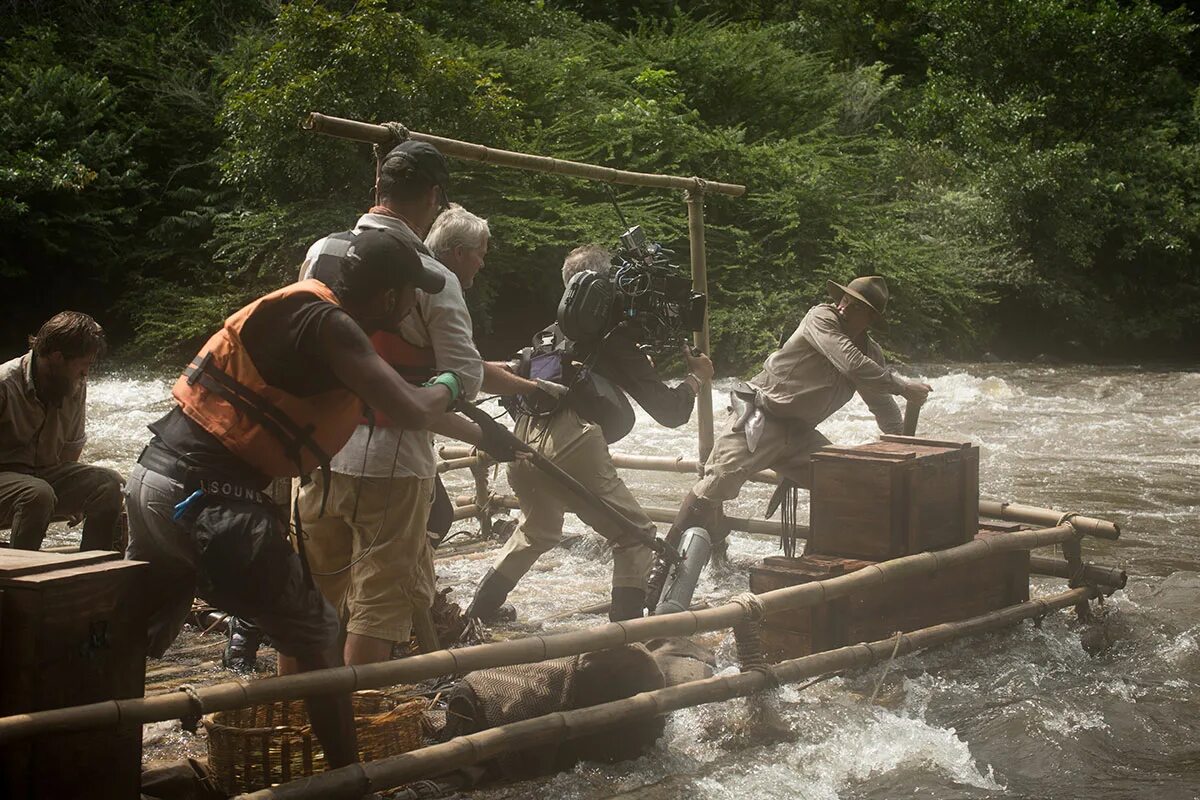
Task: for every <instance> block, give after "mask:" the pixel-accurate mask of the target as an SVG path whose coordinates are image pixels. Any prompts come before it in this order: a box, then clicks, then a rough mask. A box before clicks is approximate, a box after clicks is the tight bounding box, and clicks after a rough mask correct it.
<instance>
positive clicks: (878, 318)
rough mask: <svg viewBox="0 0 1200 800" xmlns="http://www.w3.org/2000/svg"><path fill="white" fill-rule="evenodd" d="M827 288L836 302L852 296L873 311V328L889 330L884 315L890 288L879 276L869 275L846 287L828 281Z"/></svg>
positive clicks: (855, 280)
mask: <svg viewBox="0 0 1200 800" xmlns="http://www.w3.org/2000/svg"><path fill="white" fill-rule="evenodd" d="M825 283H826V286H827V287H828V289H829V296H830V297H832V298H833V299H834V301H835V302H836V301H838V300H841V299H842V297H843V296H845V295H850V296H851V297H853V298H854V299H855V300H857V301H859V302H860V303H862V304H863V305H865V306H866V307H867V308H869V309H871V311H872V312H874V313H873V314H872V320H873V322H872V323H871V327H873V328H887V321H886V320H884V318H883V314H884V312H885V311H886V310H887V303H888V286H887V281H885V280H884V279H883V278H881V277H880V276H878V275H867V276H865V277H862V278H855V279H854V280H852V281H850V283H849V284H847V285H846V286H842V285H841V284H840V283H835V282H834V281H826V282H825Z"/></svg>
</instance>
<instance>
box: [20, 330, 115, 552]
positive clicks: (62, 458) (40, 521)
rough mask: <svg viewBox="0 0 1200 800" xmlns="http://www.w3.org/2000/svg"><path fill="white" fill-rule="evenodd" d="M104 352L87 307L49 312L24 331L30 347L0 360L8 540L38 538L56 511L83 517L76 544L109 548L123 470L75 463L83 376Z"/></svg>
mask: <svg viewBox="0 0 1200 800" xmlns="http://www.w3.org/2000/svg"><path fill="white" fill-rule="evenodd" d="M103 353H104V331H103V330H102V329H101V328H100V326H99V325H98V324H96V321H95V320H94V319H92V318H91V317H89V316H88V315H87V314H80V313H79V312H77V311H64V312H62V313H61V314H55V315H54V316H53V317H51V318H50V319H49V320H47V321H46V323H45V324H43V325H42V327H41V329H40V330H39V331H38V333H37V336H33V337H30V339H29V352H28V353H26V354H25V355H23V356H20V357H19V358H14V359H13V360H12V361H8V362H6V363H4V364H0V527H9V526H11V527H12V537H11V542H10V543H11V545H12V546H13V547H15V548H17V549H19V550H37V549H38V548H40V547H41V546H42V539H43V538H44V537H45V536H46V528H47V526H49V524H50V520H51V519H53V518H55V517H60V518H68V519H77V518H78V517H83V519H84V523H83V538H82V540H81V542H80V545H79V549H80V550H112V549H113V548H114V547H116V546H118V545H117V536H118V520H119V518H120V515H121V476H120V475H118V474H117V473H116V472H113V471H112V470H111V469H105V468H104V467H97V466H93V465H91V464H80V463H79V457H80V455H82V453H83V445H84V443H85V442H86V441H87V435H86V433H85V432H84V428H85V427H86V426H85V422H86V420H87V376H88V370H90V369H91V367H92V364H94V363H95V361H96V359H97V358H98V357H99V356H101V355H102V354H103Z"/></svg>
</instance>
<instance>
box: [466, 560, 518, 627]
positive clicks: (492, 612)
mask: <svg viewBox="0 0 1200 800" xmlns="http://www.w3.org/2000/svg"><path fill="white" fill-rule="evenodd" d="M516 585H517V584H516V581H510V580H509V579H508V578H506V577H504V576H503V575H501V574H500V573H499V572H496V570H494V569H489V570H488V571H487V572H486V573H485V574H484V576H483V580H481V581H480V582H479V587H478V588H477V589H476V590H475V597H474V599H472V600H471V605H470V606H468V607H467V618H468V619H477V620H479V621H480V622H512V621H514V620H516V618H517V610H516V609H515V608H513V606H512V604H511V603H505V602H504V600H505V598H507V597H508V593H509V592H511V591H512V590H513V588H514V587H515V586H516Z"/></svg>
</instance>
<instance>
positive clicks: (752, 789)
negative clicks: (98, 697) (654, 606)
mask: <svg viewBox="0 0 1200 800" xmlns="http://www.w3.org/2000/svg"><path fill="white" fill-rule="evenodd" d="M916 372H919V373H921V376H922V377H923V379H925V380H928V381H929V382H930V383H931V384H932V385H933V390H934V391H933V394H932V395H931V396H930V400H929V402H928V403H927V404H926V406H925V408H924V409H923V410H922V414H921V428H920V432H921V434H923V435H928V436H933V437H940V438H952V439H953V438H961V439H970V440H971V441H974V442H976V443H977V444H979V445H980V447H981V467H980V483H981V493H982V494H983V495H984V496H985V497H991V498H997V499H1009V500H1019V501H1021V502H1026V503H1031V504H1034V505H1041V506H1048V507H1053V508H1059V509H1062V510H1064V511H1080V512H1083V513H1087V514H1091V515H1095V516H1098V517H1102V518H1106V519H1112V520H1114V521H1116V522H1118V523H1120V525H1121V527H1122V529H1123V531H1124V534H1123V536H1122V539H1121V541H1119V542H1103V541H1094V540H1089V541H1087V542H1086V543H1085V557H1086V558H1088V559H1092V560H1095V561H1096V562H1098V563H1103V564H1112V565H1117V566H1121V567H1123V568H1125V569H1127V570H1128V571H1129V573H1130V576H1131V577H1130V585H1129V587H1128V588H1127V589H1126V590H1124V591H1122V592H1118V593H1117V594H1116V595H1114V596H1113V597H1112V598H1110V599H1109V601H1108V602H1107V604H1106V605H1105V607H1104V613H1103V615H1102V616H1101V618H1100V619H1099V621H1098V622H1096V623H1095V624H1094V625H1093V626H1092V628H1091V629H1090V630H1089V631H1087V633H1088V634H1089V636H1091V638H1092V640H1093V642H1095V641H1099V642H1100V643H1101V646H1099V647H1090V648H1088V649H1085V648H1084V646H1083V644H1082V643H1081V630H1080V629H1079V628H1078V627H1077V626H1076V624H1075V623H1074V622H1073V620H1072V618H1071V617H1070V616H1069V615H1067V614H1055V615H1053V616H1051V617H1049V618H1047V619H1046V620H1045V621H1044V622H1043V623H1042V625H1041V626H1040V627H1034V626H1033V625H1031V624H1029V623H1025V624H1024V625H1021V626H1019V627H1016V628H1012V629H1010V630H1007V631H1004V632H1001V633H999V634H995V635H992V636H987V637H979V638H975V639H970V640H966V641H959V642H956V643H953V644H951V645H949V646H947V647H944V648H941V649H938V650H933V651H928V652H925V653H920V654H917V655H914V656H909V657H905V658H901V659H899V660H897V662H896V663H895V664H894V665H892V668H891V671H890V673H889V674H888V675H887V677H886V679H885V680H884V681H883V686H882V690H881V692H880V695H879V697H878V698H877V700H876V702H875V703H871V702H869V699H870V697H871V695H872V693H873V691H874V689H875V687H876V684H877V683H878V682H879V681H880V679H881V677H882V676H883V672H884V667H883V666H876V667H873V668H871V669H868V670H865V671H860V672H852V673H847V674H846V675H844V676H842V677H838V678H834V679H831V680H828V681H825V682H823V683H820V684H817V685H815V686H813V687H811V688H809V689H807V690H805V691H798V690H797V689H796V688H795V687H783V688H782V689H780V690H779V692H778V696H777V698H776V701H777V703H778V708H779V710H780V712H781V714H782V716H783V718H784V719H785V720H786V721H787V722H788V723H789V725H790V727H791V730H792V733H793V736H794V738H792V739H791V740H790V741H786V742H782V743H780V742H775V743H764V742H762V741H761V740H759V739H756V737H754V736H752V735H749V736H748V735H743V734H742V733H739V732H738V731H737V729H738V725H737V724H735V723H736V721H738V720H743V721H744V720H746V719H748V716H747V715H748V711H747V705H746V703H745V701H740V700H738V701H730V702H727V703H719V704H713V705H708V706H702V707H699V708H694V709H686V710H683V711H680V712H677V713H675V714H673V715H672V717H671V720H670V722H669V724H668V726H667V733H666V735H665V736H664V738H663V740H662V741H661V742H660V743H659V746H658V748H657V749H656V750H655V751H654V752H653V753H651V754H649V755H647V756H645V757H643V758H642V759H639V760H637V761H634V762H630V763H626V764H617V765H595V764H584V765H580V766H579V767H577V768H576V769H575V770H573V771H572V772H570V773H567V774H564V775H558V776H554V777H552V778H548V779H545V780H541V781H535V782H527V783H522V784H518V785H515V786H510V787H501V788H496V789H490V790H487V791H485V792H480V793H478V796H479V797H482V798H509V797H526V796H531V795H538V796H547V797H562V798H578V799H579V800H587V799H590V798H601V797H612V796H622V797H636V798H646V799H647V800H650V799H653V800H659V799H664V800H665V798H714V799H715V798H742V797H763V798H776V797H778V798H789V799H791V798H800V800H829V799H831V798H872V799H874V798H879V799H880V800H883V799H884V798H895V797H901V796H914V795H918V796H922V797H932V798H964V797H966V798H1073V797H1080V796H1089V797H1096V798H1113V799H1114V800H1115V799H1116V798H1129V797H1138V798H1142V797H1144V798H1185V797H1186V798H1193V797H1196V796H1200V745H1198V744H1197V742H1200V714H1198V713H1197V711H1196V709H1197V708H1200V624H1198V623H1197V610H1198V609H1200V574H1197V573H1200V535H1198V534H1200V525H1198V524H1197V518H1198V514H1200V478H1197V473H1198V471H1200V470H1198V469H1197V468H1198V467H1200V402H1197V400H1196V398H1197V396H1200V372H1185V371H1166V370H1162V371H1155V370H1144V369H1134V368H1094V367H1056V368H1050V367H1042V366H1030V365H1020V364H986V365H983V364H981V365H955V366H953V367H945V366H939V365H926V366H923V367H920V368H918V369H917V370H916ZM168 392H169V383H168V382H167V381H166V380H161V379H144V378H143V379H134V378H126V377H120V376H112V377H101V378H95V379H93V381H92V385H91V388H90V393H89V401H90V406H89V436H90V438H89V444H88V450H87V453H85V459H88V460H92V461H95V462H98V463H102V464H104V465H106V466H111V467H114V468H116V469H118V470H120V471H122V472H128V470H129V468H130V467H131V465H132V463H133V461H134V459H135V458H136V456H137V454H138V452H139V451H140V449H141V447H142V445H144V444H145V441H146V439H147V438H148V434H147V433H146V431H145V427H144V426H145V425H146V423H148V422H150V421H152V420H153V419H155V418H156V417H157V416H158V415H160V414H161V413H162V412H163V411H164V410H165V409H166V408H167V407H168V405H169V401H168V399H167V398H168ZM726 397H727V395H726V390H725V389H724V388H719V389H717V390H716V391H714V399H713V405H714V409H715V417H716V420H717V425H718V427H719V426H720V425H721V422H722V419H723V417H724V408H725V405H726ZM695 425H696V423H695V419H694V418H693V420H692V421H691V422H690V423H689V424H688V425H687V426H685V427H684V428H681V429H678V430H666V429H663V428H661V427H658V426H657V425H655V424H654V423H653V421H652V420H651V419H650V418H649V417H648V416H647V415H646V414H644V412H641V411H640V410H639V411H638V424H637V427H636V428H635V430H634V432H633V433H632V434H631V435H630V436H629V437H628V438H627V439H626V440H624V441H622V442H621V443H620V444H619V445H617V446H615V447H614V450H616V451H620V452H625V453H638V454H646V455H682V456H685V457H688V458H694V457H695V451H696V445H695V442H696V427H695ZM821 430H822V432H823V433H824V434H825V435H826V436H827V437H829V438H830V439H831V440H833V441H835V442H838V443H839V444H856V443H859V442H863V441H868V440H871V439H873V438H874V437H875V436H876V435H877V433H878V432H877V429H876V428H875V425H874V421H873V419H872V418H871V416H870V415H869V413H868V412H867V410H866V408H865V406H863V405H862V404H861V403H860V402H858V401H857V400H855V401H852V402H851V403H850V404H849V405H848V406H847V407H846V408H845V409H843V410H842V411H841V412H839V413H838V414H837V415H835V416H834V417H833V418H831V419H830V420H828V421H826V423H825V424H823V425H822V426H821ZM623 474H624V477H625V479H626V482H627V483H628V484H629V485H630V487H631V488H632V489H633V490H634V492H635V493H636V494H637V495H638V497H639V498H640V499H641V500H642V502H643V503H644V504H645V505H647V506H658V507H664V508H671V509H673V508H675V507H676V506H677V505H678V503H679V501H680V499H681V498H682V496H683V494H684V492H686V491H687V489H688V488H689V487H690V483H691V478H690V476H687V475H679V474H664V473H650V472H633V471H626V472H624V473H623ZM446 477H447V478H448V480H447V485H448V488H449V490H450V493H451V496H454V495H455V494H462V493H469V492H471V491H473V486H472V484H471V481H470V478H469V476H468V475H467V474H466V473H463V472H456V473H448V474H447V476H446ZM494 486H495V489H496V490H497V491H502V492H505V493H507V492H508V491H509V490H508V486H507V481H506V480H505V479H504V471H503V469H500V470H498V471H497V475H496V480H495V482H494ZM769 494H770V487H767V486H764V485H758V484H748V485H747V486H746V488H745V490H744V491H743V492H742V495H741V496H740V497H739V498H738V499H737V500H735V501H733V502H732V503H730V504H728V507H727V510H728V512H729V513H730V514H734V515H749V516H761V515H762V513H763V511H764V509H765V506H766V500H767V498H768V497H769ZM801 497H802V501H803V500H804V495H803V494H802V495H801ZM514 513H515V512H514ZM806 515H807V506H806V505H805V507H804V508H803V509H802V511H801V519H802V520H803V518H804V517H805V516H806ZM458 527H468V528H469V527H470V524H469V523H460V524H459V525H458V526H456V528H458ZM566 534H567V537H568V539H569V540H570V542H569V546H568V547H565V548H560V549H557V550H554V551H552V552H550V553H547V554H546V555H545V556H544V557H543V558H542V560H541V561H540V562H539V563H538V564H537V566H536V567H535V568H534V570H533V571H532V572H531V573H530V574H529V576H528V577H527V578H526V579H525V580H524V581H522V583H521V584H520V585H519V586H518V587H517V589H516V590H515V591H514V592H513V593H512V596H511V599H512V601H513V602H514V603H515V604H516V605H517V607H518V609H519V613H520V619H521V623H520V624H519V626H518V629H519V630H545V631H553V630H564V629H570V628H575V627H579V626H582V625H590V624H596V623H598V622H599V621H600V619H599V618H597V617H594V616H582V615H571V614H570V612H571V611H572V610H573V609H578V608H581V607H584V606H587V605H589V604H593V603H598V602H603V601H605V600H607V599H608V588H609V578H610V575H611V563H610V562H611V558H610V557H609V555H608V553H607V551H606V550H605V549H604V548H602V547H598V546H595V543H594V541H592V540H593V539H594V538H595V537H594V535H592V534H590V533H588V532H587V531H586V529H585V528H584V527H583V526H582V525H580V524H579V522H578V521H577V520H575V518H574V517H568V519H567V525H566ZM54 538H56V539H57V540H58V541H59V542H67V541H78V535H77V533H71V532H61V531H60V532H56V534H55V537H54ZM777 552H778V549H777V544H775V543H773V542H771V541H767V540H765V539H761V538H754V537H745V536H743V537H736V538H735V539H734V541H733V543H732V547H731V550H730V557H731V562H732V567H731V568H728V569H717V570H711V569H710V570H706V571H705V573H704V574H703V576H702V577H701V580H700V584H699V587H698V589H697V593H696V598H697V599H698V600H706V601H709V602H719V601H721V600H723V599H725V598H727V597H728V596H729V595H731V594H733V593H735V592H739V591H744V590H745V588H746V574H745V573H746V570H747V569H748V568H749V566H750V565H751V564H753V563H754V562H756V561H758V560H759V559H761V558H763V557H764V556H768V555H774V554H776V553H777ZM488 563H489V562H488V559H487V557H483V556H479V555H475V556H460V557H458V558H454V559H450V560H446V561H440V562H439V563H438V573H439V580H440V581H441V583H442V584H443V585H449V586H453V587H455V591H454V594H453V595H452V597H454V598H455V599H457V600H458V601H459V602H460V603H463V604H465V603H466V602H467V601H468V600H469V597H470V594H471V592H472V589H473V585H474V583H475V581H477V580H478V578H479V577H480V576H481V575H482V573H483V572H484V570H485V569H486V568H487V565H488ZM1061 589H1062V582H1060V581H1055V580H1053V579H1044V580H1043V579H1038V580H1036V581H1035V585H1034V587H1033V594H1034V595H1035V596H1037V595H1045V594H1049V593H1051V592H1056V591H1061ZM554 615H557V616H558V617H559V618H557V619H555V620H553V621H548V622H546V623H545V624H541V623H539V620H543V619H545V618H546V617H550V616H554ZM707 643H708V644H710V645H712V646H714V648H715V649H716V651H717V653H718V656H719V658H720V659H721V660H722V663H723V665H724V666H729V662H730V659H731V658H732V655H731V654H732V646H731V642H730V641H729V640H728V639H722V638H721V637H720V636H719V635H714V636H713V637H710V638H709V639H708V640H707ZM1089 651H1090V652H1092V653H1094V655H1089Z"/></svg>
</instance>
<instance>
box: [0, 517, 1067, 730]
mask: <svg viewBox="0 0 1200 800" xmlns="http://www.w3.org/2000/svg"><path fill="white" fill-rule="evenodd" d="M1078 535H1079V534H1078V533H1077V532H1076V530H1075V529H1074V528H1073V527H1071V526H1070V525H1067V524H1064V525H1058V526H1055V527H1053V528H1044V529H1041V530H1032V531H1015V532H1012V533H996V534H993V535H992V536H989V537H987V538H985V539H975V540H974V541H971V542H968V543H967V544H961V545H958V546H957V547H951V548H947V549H946V550H937V551H933V552H928V553H917V554H915V555H911V556H904V557H903V558H898V559H895V560H892V561H885V562H882V563H879V564H874V565H872V566H869V567H864V568H863V569H861V570H858V571H857V572H853V573H851V574H849V575H840V576H838V577H836V578H828V579H826V580H823V581H815V582H813V583H807V584H803V585H800V586H788V587H785V588H782V589H776V590H774V591H770V592H766V593H764V594H760V595H750V597H755V598H757V599H756V600H754V601H753V602H751V601H750V600H748V599H746V598H745V597H744V596H743V597H741V598H735V599H734V600H733V601H732V602H729V603H724V604H722V605H719V606H714V607H712V608H707V609H703V610H700V611H684V612H680V613H678V614H664V615H662V616H656V617H643V618H639V619H632V620H625V621H623V622H610V623H608V624H607V625H599V626H597V627H595V628H589V629H584V630H576V631H569V632H566V633H557V634H547V635H539V636H530V637H526V638H524V639H510V640H508V641H504V642H493V643H490V644H483V645H475V646H473V647H463V648H460V649H458V650H441V651H439V652H436V653H429V654H426V655H419V656H412V657H410V658H403V659H399V660H397V661H384V662H380V663H376V664H364V665H360V666H348V667H335V668H332V669H323V670H314V671H312V672H304V673H300V674H296V675H283V676H280V677H276V678H264V679H263V680H259V681H253V682H251V683H245V684H243V683H238V682H230V683H222V684H217V685H215V686H209V687H205V688H202V689H197V690H195V692H193V693H190V694H185V693H182V692H174V693H170V694H162V695H154V696H152V697H139V698H129V699H125V700H105V701H103V702H99V703H92V704H89V705H83V706H74V707H69V708H57V709H50V710H46V711H36V712H31V713H28V714H14V715H11V716H7V717H0V743H4V742H8V741H12V740H14V739H20V738H24V737H27V736H33V735H37V734H42V733H53V732H62V731H75V730H85V729H90V728H99V727H111V726H114V725H118V724H121V723H130V722H138V723H146V722H157V721H161V720H167V719H176V718H178V717H183V716H189V715H191V716H194V715H196V714H197V713H201V714H207V713H211V712H214V711H228V710H231V709H236V708H247V707H249V706H252V705H255V704H257V703H272V702H275V701H277V700H288V699H296V698H300V697H309V696H322V695H334V694H344V693H348V692H353V691H357V690H360V689H382V688H385V687H389V686H395V685H397V684H411V683H417V682H419V681H422V680H425V679H427V678H434V677H438V676H442V675H457V674H462V673H466V672H472V671H474V670H477V669H487V668H489V667H504V666H511V665H513V664H529V663H532V662H535V661H545V660H547V659H552V658H563V657H565V656H572V655H578V654H580V653H587V652H591V651H593V650H603V649H606V648H609V647H617V646H620V645H623V644H630V643H633V642H644V641H647V640H649V639H655V638H659V637H663V636H691V635H693V634H697V633H705V632H709V631H718V630H724V629H726V628H729V627H731V626H733V625H734V624H735V623H737V622H740V621H742V620H744V619H751V618H755V617H757V616H758V613H759V612H761V613H763V614H774V613H780V612H784V611H794V610H797V609H801V608H810V607H812V606H815V605H819V604H821V603H823V602H825V601H827V600H832V599H834V598H837V597H844V596H846V595H848V594H851V593H853V592H856V591H861V590H863V589H867V588H873V587H875V586H878V585H880V584H884V583H888V582H890V581H893V580H899V579H904V578H916V577H922V576H926V575H931V574H933V573H936V572H938V571H940V570H945V569H952V568H954V567H957V566H960V565H961V564H965V563H969V562H972V561H976V560H979V559H981V558H986V557H987V556H989V555H991V554H993V553H1000V552H1008V551H1012V550H1031V549H1035V548H1038V547H1049V546H1051V545H1056V544H1062V543H1063V542H1068V541H1071V540H1073V539H1075V538H1076V537H1077V536H1078ZM752 607H753V608H754V609H755V610H754V611H751V608H752Z"/></svg>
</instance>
